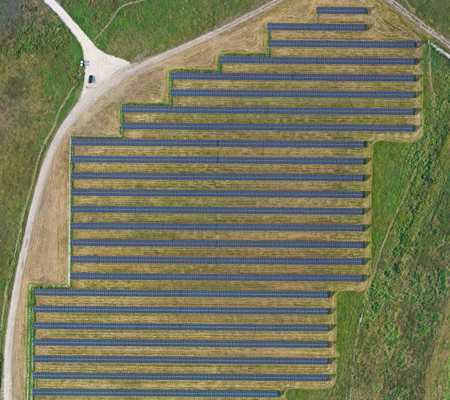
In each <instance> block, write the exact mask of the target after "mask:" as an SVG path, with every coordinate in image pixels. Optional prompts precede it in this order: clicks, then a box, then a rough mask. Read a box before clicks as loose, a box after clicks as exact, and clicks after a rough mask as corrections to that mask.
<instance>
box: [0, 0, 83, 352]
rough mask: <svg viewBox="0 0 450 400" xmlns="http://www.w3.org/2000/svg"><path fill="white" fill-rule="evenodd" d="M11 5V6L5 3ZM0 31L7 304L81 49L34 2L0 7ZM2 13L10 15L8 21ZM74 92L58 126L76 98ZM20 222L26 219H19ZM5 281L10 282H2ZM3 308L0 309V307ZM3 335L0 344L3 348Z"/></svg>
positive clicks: (0, 269)
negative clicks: (34, 182)
mask: <svg viewBox="0 0 450 400" xmlns="http://www.w3.org/2000/svg"><path fill="white" fill-rule="evenodd" d="M11 4H12V3H11ZM2 12H3V13H4V15H3V17H4V18H2V20H1V21H0V23H2V25H1V27H0V99H1V100H0V109H1V111H2V112H1V113H0V126H1V128H0V131H1V134H0V148H1V152H0V171H1V172H0V219H1V221H2V222H1V223H0V238H1V240H0V299H2V303H3V299H5V297H4V296H5V291H6V290H7V291H8V296H7V297H6V304H5V309H6V310H7V305H8V302H9V294H10V291H11V287H12V285H11V283H12V280H13V279H12V278H13V273H11V272H12V271H13V270H14V268H15V265H16V263H17V256H18V254H16V255H15V256H14V248H15V243H16V239H17V235H18V232H19V223H20V217H21V214H22V210H23V207H24V205H25V201H26V197H27V194H28V190H29V188H30V184H31V179H32V173H33V170H34V167H35V164H36V161H37V157H38V154H39V151H40V149H41V147H42V145H43V143H44V140H45V138H46V136H47V135H48V133H49V131H50V129H51V127H52V125H53V122H54V120H55V117H56V114H57V112H58V109H59V107H60V106H61V104H62V103H63V101H64V99H65V97H66V96H67V94H68V92H69V90H70V88H71V87H72V86H73V85H74V84H75V83H76V82H77V79H78V77H79V73H80V71H79V67H78V65H77V63H78V60H79V59H80V58H81V57H82V53H81V48H80V47H79V45H78V43H77V41H76V40H75V38H73V37H72V35H71V34H70V32H69V30H68V29H67V28H66V27H65V25H64V24H63V23H62V22H60V21H59V19H58V18H57V17H56V16H55V15H54V14H53V13H52V12H51V11H50V10H49V9H48V7H47V6H46V5H45V4H44V3H42V2H41V1H38V0H32V1H21V2H18V3H17V4H16V5H15V6H14V7H12V8H8V7H7V5H6V4H5V5H3V8H2ZM8 13H12V14H11V15H10V16H8V15H7V14H8ZM80 87H81V86H79V87H77V89H78V90H74V91H73V92H72V94H71V96H70V98H69V99H68V101H67V103H66V105H65V107H64V108H63V110H62V111H61V114H60V116H59V119H58V124H59V123H60V122H61V121H62V120H63V119H64V117H65V116H66V115H67V113H68V112H69V110H70V109H71V107H72V106H73V104H74V103H75V102H76V99H77V98H78V93H79V88H80ZM25 221H26V219H25ZM8 277H10V279H9V280H8ZM2 306H3V304H2ZM5 319H6V313H5V315H4V318H3V321H2V323H3V325H2V326H4V325H5ZM3 339H4V337H3V330H2V332H1V337H0V341H1V343H2V344H3Z"/></svg>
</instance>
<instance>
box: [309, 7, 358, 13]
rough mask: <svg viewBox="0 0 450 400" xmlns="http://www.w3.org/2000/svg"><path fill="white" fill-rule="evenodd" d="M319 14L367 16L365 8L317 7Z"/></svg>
mask: <svg viewBox="0 0 450 400" xmlns="http://www.w3.org/2000/svg"><path fill="white" fill-rule="evenodd" d="M316 13H317V14H366V13H367V9H366V8H365V7H316Z"/></svg>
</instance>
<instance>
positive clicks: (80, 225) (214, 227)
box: [71, 222, 364, 232]
mask: <svg viewBox="0 0 450 400" xmlns="http://www.w3.org/2000/svg"><path fill="white" fill-rule="evenodd" d="M71 227H72V229H73V230H76V229H102V230H136V231H165V230H169V231H179V230H187V231H199V230H203V231H248V232H362V231H363V230H364V226H363V225H332V224H190V223H164V222H153V223H152V222H148V223H144V222H141V223H134V222H122V223H121V222H72V224H71Z"/></svg>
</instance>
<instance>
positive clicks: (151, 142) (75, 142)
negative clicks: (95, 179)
mask: <svg viewBox="0 0 450 400" xmlns="http://www.w3.org/2000/svg"><path fill="white" fill-rule="evenodd" d="M72 146H127V147H128V146H138V147H144V146H145V147H150V146H156V147H159V146H171V147H172V146H173V147H251V148H253V147H261V148H263V147H270V148H272V147H274V148H278V147H280V148H289V147H293V148H309V147H311V148H342V149H353V148H358V149H360V148H363V147H364V142H363V141H332V140H323V141H314V140H183V139H100V138H72Z"/></svg>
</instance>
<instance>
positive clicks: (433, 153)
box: [286, 50, 450, 400]
mask: <svg viewBox="0 0 450 400" xmlns="http://www.w3.org/2000/svg"><path fill="white" fill-rule="evenodd" d="M432 70H433V79H434V80H435V85H434V86H435V88H436V86H438V87H437V88H436V91H435V97H436V104H435V108H436V109H435V113H436V117H434V115H433V110H432V104H431V99H430V93H429V83H428V82H425V83H426V84H425V88H426V89H425V104H424V118H425V121H424V137H423V138H422V139H421V140H420V141H418V142H417V143H414V144H412V145H411V144H401V143H377V144H376V145H375V148H374V172H373V179H374V189H373V193H374V197H373V211H374V218H373V224H372V227H373V232H374V234H373V248H372V259H376V257H377V255H378V252H379V249H380V246H381V243H382V240H383V238H384V235H385V233H386V229H387V226H388V225H389V223H390V221H391V220H392V218H393V215H394V214H395V210H396V208H397V207H398V204H399V203H400V201H401V198H402V196H403V193H404V191H405V188H406V186H407V184H408V182H409V180H410V178H411V175H412V174H413V171H414V170H415V168H416V167H418V173H417V175H416V177H415V179H414V180H413V182H412V185H411V188H410V191H409V193H408V195H407V197H406V199H405V203H404V205H403V208H402V209H401V211H400V213H399V215H398V219H397V221H396V223H395V224H394V227H393V231H392V232H391V235H390V239H389V240H388V242H387V246H386V248H385V249H384V255H383V257H382V259H381V262H380V266H379V270H378V274H377V276H376V278H375V279H374V281H373V285H372V287H371V288H370V289H369V290H368V291H367V292H366V293H364V294H361V293H340V294H339V295H338V296H339V297H338V302H339V306H338V320H339V326H338V343H337V345H338V351H339V352H340V354H341V356H340V358H339V359H338V375H337V381H336V385H335V386H334V387H333V388H332V389H331V390H326V391H324V390H322V391H306V390H298V391H290V392H288V393H287V396H286V397H287V398H288V399H292V400H293V399H297V400H306V399H308V400H313V399H314V400H316V399H330V398H332V399H347V398H348V393H349V384H350V370H351V359H352V352H353V346H354V343H355V333H356V326H357V322H358V319H359V317H360V315H361V305H362V301H363V296H365V297H367V299H366V300H367V301H368V307H367V308H366V314H365V318H364V322H363V324H362V326H361V334H360V339H359V347H358V351H357V358H356V360H357V361H356V365H355V385H354V395H353V399H368V398H370V399H383V400H388V399H405V400H406V399H408V400H411V399H424V398H425V397H424V396H425V377H426V374H427V372H428V373H431V374H433V373H435V374H436V375H437V374H439V372H440V371H431V372H430V371H427V368H428V365H429V363H430V360H431V357H432V353H433V347H434V344H435V341H436V336H437V334H438V333H439V330H440V328H441V326H442V322H443V321H442V314H443V312H444V311H445V309H446V307H447V285H446V276H447V275H446V269H445V265H446V264H448V255H447V256H446V255H445V253H444V251H445V236H446V234H447V235H448V226H449V215H448V210H447V209H446V205H445V204H447V203H446V201H445V199H446V198H447V199H448V179H449V176H448V171H449V160H448V156H447V157H446V153H447V154H448V149H449V143H448V138H447V131H448V121H449V114H450V109H449V103H448V98H449V91H450V79H449V76H450V75H449V63H448V61H447V60H446V59H445V58H443V57H442V56H440V55H439V54H438V53H437V52H435V51H433V50H432ZM427 76H428V74H424V79H427V78H426V77H427ZM436 82H439V85H437V84H436ZM447 237H448V236H447ZM444 392H445V388H444V389H443V391H442V396H445V393H444ZM438 398H439V399H440V398H445V397H438Z"/></svg>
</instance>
